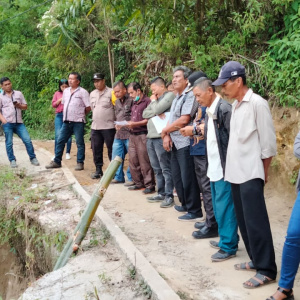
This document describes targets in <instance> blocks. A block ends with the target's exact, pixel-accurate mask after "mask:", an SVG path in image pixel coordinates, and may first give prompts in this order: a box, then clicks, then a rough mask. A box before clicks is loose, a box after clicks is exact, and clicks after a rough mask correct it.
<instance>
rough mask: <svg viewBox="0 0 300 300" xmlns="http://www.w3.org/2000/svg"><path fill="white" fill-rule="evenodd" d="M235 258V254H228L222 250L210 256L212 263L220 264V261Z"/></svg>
mask: <svg viewBox="0 0 300 300" xmlns="http://www.w3.org/2000/svg"><path fill="white" fill-rule="evenodd" d="M235 256H236V255H235V254H230V253H227V252H225V251H223V250H219V251H218V252H217V253H215V254H213V255H212V256H211V261H212V262H220V261H224V260H227V259H229V258H232V257H235Z"/></svg>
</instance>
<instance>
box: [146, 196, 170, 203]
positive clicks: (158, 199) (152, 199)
mask: <svg viewBox="0 0 300 300" xmlns="http://www.w3.org/2000/svg"><path fill="white" fill-rule="evenodd" d="M146 199H147V200H148V202H150V203H154V202H161V201H163V200H164V199H165V196H163V195H160V194H158V195H155V196H151V197H147V198H146Z"/></svg>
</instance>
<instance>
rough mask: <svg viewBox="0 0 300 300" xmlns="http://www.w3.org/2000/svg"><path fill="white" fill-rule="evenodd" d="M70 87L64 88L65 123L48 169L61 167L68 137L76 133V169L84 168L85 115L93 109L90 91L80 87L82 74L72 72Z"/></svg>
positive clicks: (69, 79) (69, 80)
mask: <svg viewBox="0 0 300 300" xmlns="http://www.w3.org/2000/svg"><path fill="white" fill-rule="evenodd" d="M68 82H69V87H68V88H66V89H65V90H64V93H63V98H62V104H64V112H63V114H64V117H63V121H64V123H63V125H62V127H61V130H60V134H59V138H58V141H57V147H56V149H55V157H54V159H53V161H51V162H50V164H49V165H47V166H46V169H53V168H60V167H61V160H62V155H63V152H64V148H65V144H66V142H67V141H68V139H69V138H70V137H71V136H72V134H74V135H75V139H76V145H77V166H76V167H75V170H76V171H81V170H83V169H84V159H85V143H84V126H85V123H86V120H85V116H86V115H87V114H88V113H89V112H90V111H91V106H90V99H89V93H88V92H87V91H86V90H85V89H83V88H82V87H80V82H81V76H80V74H79V73H77V72H72V73H70V75H69V78H68Z"/></svg>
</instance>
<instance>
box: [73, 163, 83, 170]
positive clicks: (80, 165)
mask: <svg viewBox="0 0 300 300" xmlns="http://www.w3.org/2000/svg"><path fill="white" fill-rule="evenodd" d="M82 170H84V163H77V166H76V167H75V171H82Z"/></svg>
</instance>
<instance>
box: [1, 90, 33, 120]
mask: <svg viewBox="0 0 300 300" xmlns="http://www.w3.org/2000/svg"><path fill="white" fill-rule="evenodd" d="M13 101H17V102H19V103H21V104H27V103H26V101H25V98H24V96H23V94H22V93H21V92H20V91H12V94H11V97H10V96H8V95H7V93H5V92H3V94H0V111H1V113H2V115H3V117H4V118H5V119H6V121H7V123H23V120H22V110H21V109H20V108H16V107H15V106H14V104H13Z"/></svg>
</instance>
